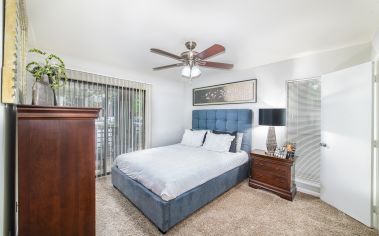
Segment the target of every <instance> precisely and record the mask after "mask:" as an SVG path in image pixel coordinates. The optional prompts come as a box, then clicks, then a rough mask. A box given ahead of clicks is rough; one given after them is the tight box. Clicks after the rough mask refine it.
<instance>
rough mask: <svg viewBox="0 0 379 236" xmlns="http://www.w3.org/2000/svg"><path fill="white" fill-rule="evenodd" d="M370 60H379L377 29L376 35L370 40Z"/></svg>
mask: <svg viewBox="0 0 379 236" xmlns="http://www.w3.org/2000/svg"><path fill="white" fill-rule="evenodd" d="M372 58H373V59H374V60H379V29H378V31H376V34H375V36H374V38H373V39H372Z"/></svg>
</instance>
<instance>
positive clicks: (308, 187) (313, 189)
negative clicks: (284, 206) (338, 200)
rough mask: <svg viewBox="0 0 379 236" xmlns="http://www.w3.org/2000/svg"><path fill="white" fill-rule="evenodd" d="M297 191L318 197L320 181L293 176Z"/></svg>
mask: <svg viewBox="0 0 379 236" xmlns="http://www.w3.org/2000/svg"><path fill="white" fill-rule="evenodd" d="M295 183H296V188H297V191H299V192H302V193H306V194H309V195H312V196H315V197H320V183H315V182H313V181H309V180H305V179H302V178H298V177H297V178H295Z"/></svg>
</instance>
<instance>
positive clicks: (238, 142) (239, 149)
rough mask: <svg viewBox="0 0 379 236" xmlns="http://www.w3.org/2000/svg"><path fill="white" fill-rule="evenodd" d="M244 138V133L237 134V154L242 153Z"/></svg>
mask: <svg viewBox="0 0 379 236" xmlns="http://www.w3.org/2000/svg"><path fill="white" fill-rule="evenodd" d="M242 138H243V133H237V145H236V152H240V151H241V146H242Z"/></svg>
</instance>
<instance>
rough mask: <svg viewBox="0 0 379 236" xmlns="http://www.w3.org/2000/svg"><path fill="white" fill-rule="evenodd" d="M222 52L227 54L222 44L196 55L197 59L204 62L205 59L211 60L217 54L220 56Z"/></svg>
mask: <svg viewBox="0 0 379 236" xmlns="http://www.w3.org/2000/svg"><path fill="white" fill-rule="evenodd" d="M222 52H225V48H224V46H222V45H220V44H215V45H213V46H212V47H209V48H207V49H205V50H204V51H202V52H201V53H198V54H197V55H196V57H197V58H200V59H201V60H204V59H207V58H210V57H212V56H215V55H217V54H220V53H222Z"/></svg>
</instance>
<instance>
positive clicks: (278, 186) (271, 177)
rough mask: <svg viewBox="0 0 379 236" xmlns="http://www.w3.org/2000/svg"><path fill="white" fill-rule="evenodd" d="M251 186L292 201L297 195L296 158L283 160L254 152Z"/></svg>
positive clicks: (260, 152) (261, 151)
mask: <svg viewBox="0 0 379 236" xmlns="http://www.w3.org/2000/svg"><path fill="white" fill-rule="evenodd" d="M250 156H251V170H250V179H249V186H250V187H253V188H259V189H264V190H267V191H270V192H273V193H275V194H277V195H279V196H280V197H282V198H285V199H287V200H290V201H292V200H293V198H294V197H295V194H296V185H295V178H294V177H295V165H294V158H287V159H281V158H277V157H273V156H270V155H267V154H266V153H265V151H263V150H253V151H252V152H251V154H250Z"/></svg>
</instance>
